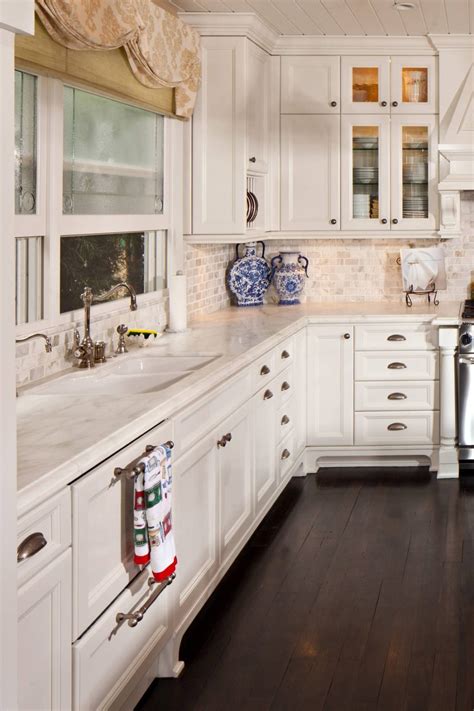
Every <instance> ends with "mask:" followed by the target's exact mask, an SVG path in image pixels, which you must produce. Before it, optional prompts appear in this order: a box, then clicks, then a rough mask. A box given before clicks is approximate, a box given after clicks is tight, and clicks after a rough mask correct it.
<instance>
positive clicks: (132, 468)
mask: <svg viewBox="0 0 474 711" xmlns="http://www.w3.org/2000/svg"><path fill="white" fill-rule="evenodd" d="M163 446H164V447H167V448H168V449H173V447H174V442H173V440H172V439H169V440H168V441H167V442H164V444H163ZM154 449H156V445H154V444H147V446H146V447H145V454H150V453H151V452H153V450H154ZM142 457H143V455H141V456H140V457H137V459H134V460H133V462H130V464H128V465H127V466H126V467H115V469H114V476H115V477H117V478H118V477H120V476H122V474H125V475H126V477H127V479H133V478H134V477H135V476H136V475H137V474H140V472H143V470H144V469H143V464H138V462H139V461H140V459H142Z"/></svg>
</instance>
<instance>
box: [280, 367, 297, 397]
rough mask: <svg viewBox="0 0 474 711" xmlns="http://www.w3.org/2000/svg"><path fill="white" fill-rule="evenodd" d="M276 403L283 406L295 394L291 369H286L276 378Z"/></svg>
mask: <svg viewBox="0 0 474 711" xmlns="http://www.w3.org/2000/svg"><path fill="white" fill-rule="evenodd" d="M277 391H278V403H279V404H280V405H283V404H284V403H286V402H288V401H289V400H290V399H291V398H292V397H293V393H294V392H295V381H294V378H293V367H292V366H290V367H289V368H286V369H285V370H284V371H283V372H282V373H281V374H280V375H279V376H278V378H277Z"/></svg>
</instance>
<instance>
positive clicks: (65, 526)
mask: <svg viewBox="0 0 474 711" xmlns="http://www.w3.org/2000/svg"><path fill="white" fill-rule="evenodd" d="M32 533H42V534H43V536H44V538H45V539H46V545H45V547H44V548H42V549H41V550H40V551H38V553H36V554H35V555H34V556H32V557H31V558H26V559H25V560H22V561H21V562H20V563H18V565H17V571H18V585H22V584H23V583H25V582H26V581H27V580H29V579H30V578H31V577H32V576H33V575H34V574H35V573H37V572H38V571H39V570H42V569H43V568H44V567H45V566H46V565H48V563H49V562H50V561H52V560H55V559H56V558H57V557H58V556H59V555H60V554H61V553H62V552H63V551H65V550H66V548H68V547H69V546H70V545H71V492H70V490H69V488H67V489H65V490H64V491H62V492H61V493H60V494H57V496H52V497H51V498H50V499H47V500H46V501H45V502H44V503H42V504H40V505H39V506H37V507H36V508H35V509H33V510H32V511H29V512H28V513H27V514H25V515H24V516H22V517H21V518H20V519H19V521H18V536H17V545H18V546H19V545H20V544H21V543H22V542H23V541H24V540H25V539H26V538H27V537H28V536H30V535H31V534H32Z"/></svg>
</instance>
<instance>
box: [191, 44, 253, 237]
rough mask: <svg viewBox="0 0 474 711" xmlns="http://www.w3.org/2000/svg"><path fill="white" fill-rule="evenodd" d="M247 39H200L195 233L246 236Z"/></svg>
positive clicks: (195, 129) (195, 122)
mask: <svg viewBox="0 0 474 711" xmlns="http://www.w3.org/2000/svg"><path fill="white" fill-rule="evenodd" d="M245 43H246V40H245V39H244V38H243V37H235V38H230V37H202V38H201V47H202V84H201V89H200V91H199V92H198V96H197V101H196V108H195V111H194V116H193V185H192V187H193V232H194V234H238V233H243V232H245V204H246V199H245V191H246V184H245V177H246V169H247V156H246V151H245V149H246V146H245V129H246V102H245V61H246V47H245Z"/></svg>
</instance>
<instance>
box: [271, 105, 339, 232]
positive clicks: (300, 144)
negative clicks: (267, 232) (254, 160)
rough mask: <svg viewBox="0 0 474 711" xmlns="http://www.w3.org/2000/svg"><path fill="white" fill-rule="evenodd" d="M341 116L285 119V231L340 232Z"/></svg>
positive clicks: (283, 225) (283, 219) (282, 182)
mask: <svg viewBox="0 0 474 711" xmlns="http://www.w3.org/2000/svg"><path fill="white" fill-rule="evenodd" d="M339 128H340V118H339V116H324V115H320V116H282V117H281V229H282V230H333V231H334V230H339V228H340V226H339V220H340V217H339V211H340V205H339V171H340V162H339V133H340V131H339Z"/></svg>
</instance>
